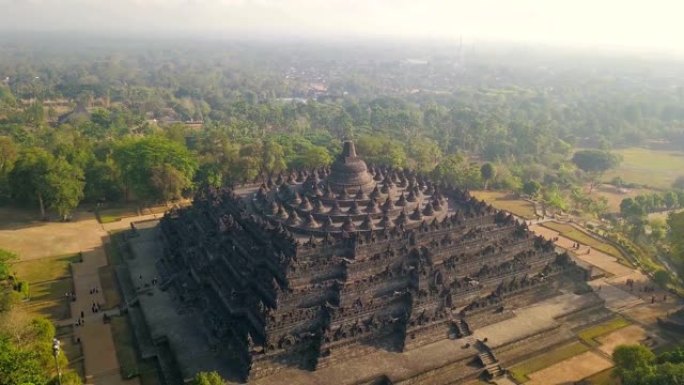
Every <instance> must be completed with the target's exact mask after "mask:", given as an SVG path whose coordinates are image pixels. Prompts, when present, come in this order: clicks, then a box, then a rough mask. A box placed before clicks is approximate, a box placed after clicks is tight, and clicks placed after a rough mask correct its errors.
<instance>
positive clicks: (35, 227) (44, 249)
mask: <svg viewBox="0 0 684 385" xmlns="http://www.w3.org/2000/svg"><path fill="white" fill-rule="evenodd" d="M160 216H161V215H159V214H156V215H155V214H150V215H144V216H138V217H131V218H125V219H123V220H121V221H119V222H114V223H109V224H106V225H102V224H100V223H99V222H98V221H97V219H96V218H95V215H94V214H93V213H88V212H77V213H76V214H75V215H74V221H73V222H68V223H59V222H38V221H35V222H34V221H28V220H27V221H24V220H18V221H17V222H16V223H9V224H5V225H3V227H2V228H0V246H1V247H3V248H5V249H8V250H11V251H13V252H16V253H17V254H18V255H19V256H20V258H21V260H31V259H38V258H45V257H51V256H55V255H62V254H75V253H78V252H82V253H83V262H81V263H74V264H72V273H73V282H74V293H75V295H76V301H74V302H72V303H71V315H72V318H70V319H67V320H63V321H60V322H59V324H60V325H63V324H71V325H75V324H76V323H77V321H78V318H80V315H81V311H83V313H84V316H85V324H84V325H82V326H76V327H74V338H80V341H81V346H82V349H83V356H84V366H85V376H86V383H87V384H97V385H101V384H103V385H121V384H126V385H138V384H139V383H140V382H139V380H138V378H137V377H136V378H134V379H132V380H124V379H122V377H121V374H120V370H119V362H118V359H117V357H116V350H115V348H114V340H113V338H112V330H111V326H110V325H109V324H105V323H104V322H103V321H102V316H103V313H101V312H98V313H93V312H92V311H91V308H92V305H93V303H94V302H95V303H100V304H101V305H103V306H104V307H106V306H107V304H106V303H105V298H104V295H103V293H102V290H101V289H102V285H101V282H100V276H99V274H98V269H99V268H100V267H103V266H106V265H107V257H106V255H105V251H104V244H105V242H108V241H109V236H108V231H111V230H116V229H125V228H130V224H131V222H135V221H142V220H148V219H154V218H155V217H160ZM22 219H23V218H22ZM93 288H98V293H95V294H91V290H92V289H93Z"/></svg>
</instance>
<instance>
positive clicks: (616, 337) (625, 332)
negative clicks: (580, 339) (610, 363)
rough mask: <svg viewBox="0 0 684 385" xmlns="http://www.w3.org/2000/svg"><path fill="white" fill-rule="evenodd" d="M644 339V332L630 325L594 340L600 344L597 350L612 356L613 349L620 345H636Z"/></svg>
mask: <svg viewBox="0 0 684 385" xmlns="http://www.w3.org/2000/svg"><path fill="white" fill-rule="evenodd" d="M645 339H646V331H645V330H644V329H643V328H642V327H641V326H638V325H630V326H627V327H624V328H622V329H620V330H616V331H614V332H612V333H609V334H607V335H605V336H603V337H598V338H597V339H596V340H597V341H598V342H599V343H600V344H601V346H599V350H600V351H602V352H604V353H606V354H608V355H612V354H613V351H615V348H616V347H618V346H620V345H629V344H637V343H639V342H640V341H643V340H645Z"/></svg>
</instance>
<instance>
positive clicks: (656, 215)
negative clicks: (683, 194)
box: [647, 209, 684, 222]
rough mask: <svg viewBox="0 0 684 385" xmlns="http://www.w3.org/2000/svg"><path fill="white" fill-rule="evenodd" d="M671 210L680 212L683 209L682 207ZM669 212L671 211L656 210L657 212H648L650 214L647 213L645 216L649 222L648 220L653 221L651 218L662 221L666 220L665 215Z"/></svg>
mask: <svg viewBox="0 0 684 385" xmlns="http://www.w3.org/2000/svg"><path fill="white" fill-rule="evenodd" d="M673 211H674V212H675V213H681V212H682V211H684V209H679V210H673ZM670 212H671V211H660V212H657V213H650V214H648V216H647V217H648V220H649V222H650V221H653V220H663V221H666V220H667V216H668V215H670Z"/></svg>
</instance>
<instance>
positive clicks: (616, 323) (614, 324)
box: [578, 316, 629, 346]
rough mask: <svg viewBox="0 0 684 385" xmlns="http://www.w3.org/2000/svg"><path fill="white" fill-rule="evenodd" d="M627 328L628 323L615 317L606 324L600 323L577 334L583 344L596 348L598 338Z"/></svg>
mask: <svg viewBox="0 0 684 385" xmlns="http://www.w3.org/2000/svg"><path fill="white" fill-rule="evenodd" d="M627 326H629V321H627V320H626V319H624V318H622V317H620V316H617V317H614V318H612V319H610V320H608V321H606V322H601V323H600V324H598V325H594V326H592V327H590V328H588V329H584V330H582V331H581V332H579V333H578V336H579V338H580V339H581V340H582V341H584V343H586V344H588V345H592V346H597V345H598V344H599V341H598V340H597V338H598V337H601V336H605V335H606V334H609V333H612V332H614V331H615V330H618V329H622V328H624V327H627Z"/></svg>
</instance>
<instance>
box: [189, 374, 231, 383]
mask: <svg viewBox="0 0 684 385" xmlns="http://www.w3.org/2000/svg"><path fill="white" fill-rule="evenodd" d="M224 383H225V381H224V380H223V378H221V375H220V374H218V372H216V371H213V372H199V373H197V374H195V378H194V379H193V384H194V385H223V384H224Z"/></svg>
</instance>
